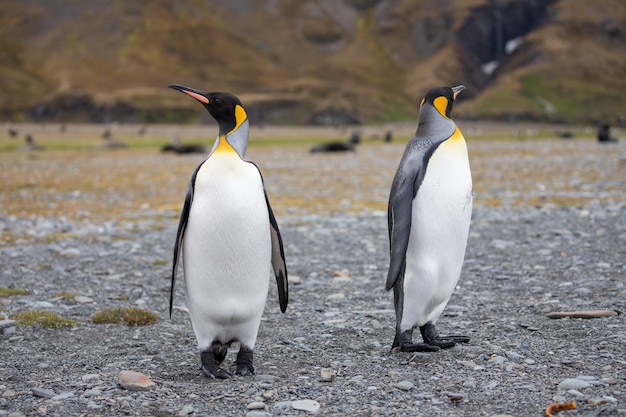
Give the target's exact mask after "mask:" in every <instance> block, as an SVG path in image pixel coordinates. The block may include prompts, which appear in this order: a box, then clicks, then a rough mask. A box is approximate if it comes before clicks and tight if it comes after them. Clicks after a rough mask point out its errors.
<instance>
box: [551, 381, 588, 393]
mask: <svg viewBox="0 0 626 417" xmlns="http://www.w3.org/2000/svg"><path fill="white" fill-rule="evenodd" d="M590 386H591V384H590V383H589V382H587V381H583V380H582V379H578V378H566V379H564V380H563V381H561V382H560V383H559V385H558V389H560V390H563V391H567V390H571V389H574V390H579V389H584V388H589V387H590Z"/></svg>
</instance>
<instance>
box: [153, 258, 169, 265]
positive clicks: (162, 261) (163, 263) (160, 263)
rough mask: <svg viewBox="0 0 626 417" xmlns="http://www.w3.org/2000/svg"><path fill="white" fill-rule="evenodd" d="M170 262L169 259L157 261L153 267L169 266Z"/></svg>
mask: <svg viewBox="0 0 626 417" xmlns="http://www.w3.org/2000/svg"><path fill="white" fill-rule="evenodd" d="M168 262H169V261H168V260H167V259H157V260H155V261H153V262H152V265H153V266H159V265H167V263H168Z"/></svg>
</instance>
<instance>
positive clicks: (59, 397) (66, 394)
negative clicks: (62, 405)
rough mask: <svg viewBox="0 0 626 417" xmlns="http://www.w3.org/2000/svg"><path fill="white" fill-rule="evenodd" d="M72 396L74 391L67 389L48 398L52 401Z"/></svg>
mask: <svg viewBox="0 0 626 417" xmlns="http://www.w3.org/2000/svg"><path fill="white" fill-rule="evenodd" d="M73 396H74V391H68V392H64V393H61V394H59V395H55V396H54V397H52V398H50V399H51V400H53V401H61V400H66V399H68V398H72V397H73Z"/></svg>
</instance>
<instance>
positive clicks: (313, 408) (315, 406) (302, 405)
mask: <svg viewBox="0 0 626 417" xmlns="http://www.w3.org/2000/svg"><path fill="white" fill-rule="evenodd" d="M291 408H293V409H294V410H302V411H306V412H308V413H317V412H318V411H319V410H320V403H318V402H317V401H315V400H298V401H294V402H292V403H291Z"/></svg>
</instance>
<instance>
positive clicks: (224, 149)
mask: <svg viewBox="0 0 626 417" xmlns="http://www.w3.org/2000/svg"><path fill="white" fill-rule="evenodd" d="M215 153H220V154H229V153H234V154H235V155H236V154H237V151H236V150H235V148H233V146H232V145H231V144H230V143H229V142H228V140H226V135H222V136H220V138H219V143H218V144H217V148H215Z"/></svg>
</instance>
